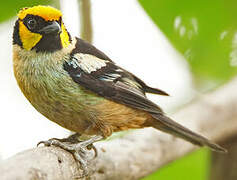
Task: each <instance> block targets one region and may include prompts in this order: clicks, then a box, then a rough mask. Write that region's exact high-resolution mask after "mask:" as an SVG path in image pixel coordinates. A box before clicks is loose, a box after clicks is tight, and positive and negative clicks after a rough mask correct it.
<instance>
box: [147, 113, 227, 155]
mask: <svg viewBox="0 0 237 180" xmlns="http://www.w3.org/2000/svg"><path fill="white" fill-rule="evenodd" d="M152 117H153V118H155V120H154V121H153V123H152V126H153V127H154V128H156V129H159V130H161V131H164V132H166V133H169V134H172V135H175V136H177V137H180V138H182V139H184V140H186V141H189V142H191V143H192V144H195V145H198V146H207V147H209V148H210V149H212V150H213V151H217V152H221V153H227V150H226V149H224V148H223V147H221V146H219V145H218V144H215V143H213V142H211V141H210V140H208V139H207V138H205V137H203V136H201V135H199V134H197V133H194V132H192V131H191V130H189V129H187V128H185V127H184V126H182V125H180V124H178V123H177V122H175V121H173V120H172V119H170V118H169V117H167V116H165V115H162V114H152Z"/></svg>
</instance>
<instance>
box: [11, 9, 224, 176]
mask: <svg viewBox="0 0 237 180" xmlns="http://www.w3.org/2000/svg"><path fill="white" fill-rule="evenodd" d="M17 16H18V18H17V20H16V22H15V25H14V31H13V68H14V75H15V78H16V81H17V83H18V85H19V87H20V89H21V91H22V92H23V94H24V95H25V97H26V98H27V99H28V101H29V102H30V103H31V104H32V105H33V107H34V108H35V109H36V110H37V111H38V112H40V113H41V114H43V115H44V116H45V117H46V118H48V119H49V120H51V121H53V122H55V123H57V124H58V125H60V126H62V127H64V128H66V129H68V130H70V131H72V132H74V133H75V134H73V135H71V136H69V137H68V138H64V139H56V138H52V139H49V140H47V141H42V142H41V143H43V144H44V145H48V146H50V145H54V146H58V147H61V148H63V149H65V150H67V151H69V152H71V153H72V154H73V155H74V157H75V158H76V159H77V160H78V161H79V162H80V163H81V168H82V169H83V170H85V172H86V171H88V168H87V165H88V158H87V156H85V154H83V153H85V151H87V150H90V149H91V148H92V147H93V143H94V142H97V141H100V140H103V139H106V138H107V137H109V136H111V134H112V133H113V132H119V131H124V130H128V129H139V128H146V127H153V128H155V129H157V130H160V131H163V132H166V133H169V134H171V135H174V136H176V137H179V138H182V139H184V140H186V141H188V142H190V143H192V144H194V145H198V146H207V147H209V148H210V149H212V150H214V151H217V152H226V149H224V148H223V147H221V146H219V145H218V144H216V143H214V142H212V141H210V140H208V139H207V138H205V137H204V136H201V135H199V134H197V133H195V132H193V131H191V130H189V129H188V128H186V127H184V126H182V125H181V124H178V123H177V122H175V121H174V120H172V119H171V118H169V117H168V116H167V115H166V114H165V113H164V112H163V110H162V109H161V108H160V107H159V106H158V105H156V104H155V103H153V102H152V101H150V100H149V99H148V98H147V96H146V94H147V93H153V94H157V95H163V96H168V93H166V92H165V91H163V90H160V89H158V88H152V87H150V86H148V85H147V84H146V83H145V82H144V81H143V80H141V79H140V78H138V77H137V76H135V75H134V74H132V73H130V72H129V71H127V70H125V69H124V68H122V67H120V66H118V65H117V64H116V63H115V62H114V61H113V60H112V59H110V58H109V57H108V56H107V55H106V54H104V53H103V52H102V51H100V50H98V49H97V48H96V47H95V46H93V45H92V44H90V43H88V42H86V41H85V40H82V39H80V38H78V37H72V36H71V35H70V33H69V32H68V31H67V28H66V27H65V25H64V23H63V19H62V16H63V15H62V13H61V11H60V10H58V9H56V8H54V7H51V6H42V5H38V6H33V7H27V8H22V9H21V10H20V11H19V13H18V15H17ZM80 136H82V137H86V138H85V139H84V140H80V141H79V140H76V139H77V137H80ZM93 148H94V147H93Z"/></svg>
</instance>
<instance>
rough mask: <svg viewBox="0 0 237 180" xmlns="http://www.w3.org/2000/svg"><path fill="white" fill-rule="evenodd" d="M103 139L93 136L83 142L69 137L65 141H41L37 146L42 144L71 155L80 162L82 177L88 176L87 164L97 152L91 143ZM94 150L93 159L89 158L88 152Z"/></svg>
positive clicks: (53, 139) (54, 139)
mask: <svg viewBox="0 0 237 180" xmlns="http://www.w3.org/2000/svg"><path fill="white" fill-rule="evenodd" d="M101 139H103V137H102V136H94V137H92V138H91V139H88V140H85V141H79V140H78V139H77V140H76V139H75V137H73V135H72V136H69V137H68V138H65V139H56V138H52V139H49V140H47V141H41V142H39V143H38V145H39V144H44V145H45V146H51V145H53V146H57V147H60V148H62V149H64V150H66V151H68V152H70V153H72V155H73V157H74V158H75V160H77V161H79V162H80V165H81V167H80V168H81V169H82V170H83V177H84V176H88V175H89V169H88V165H89V162H90V161H91V160H92V159H93V158H95V157H96V156H97V150H96V148H95V147H94V145H93V143H94V142H96V141H99V140H101ZM91 149H93V150H94V157H93V158H91V154H90V153H89V150H91Z"/></svg>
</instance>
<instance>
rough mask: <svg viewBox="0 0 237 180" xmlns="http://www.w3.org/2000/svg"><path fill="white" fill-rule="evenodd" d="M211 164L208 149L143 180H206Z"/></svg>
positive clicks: (199, 151) (197, 152)
mask: <svg viewBox="0 0 237 180" xmlns="http://www.w3.org/2000/svg"><path fill="white" fill-rule="evenodd" d="M209 162H210V152H209V151H208V150H207V149H202V150H198V151H196V152H195V153H192V154H190V155H188V156H185V157H183V158H182V159H179V160H176V161H175V162H174V163H171V164H169V165H167V166H165V167H163V168H161V169H159V171H157V172H156V173H154V174H152V175H150V176H148V177H146V178H144V179H143V180H154V179H159V180H206V179H208V170H209Z"/></svg>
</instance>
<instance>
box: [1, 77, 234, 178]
mask: <svg viewBox="0 0 237 180" xmlns="http://www.w3.org/2000/svg"><path fill="white" fill-rule="evenodd" d="M236 91H237V78H236V79H234V80H233V81H232V82H230V83H229V84H227V85H226V86H224V87H222V88H220V89H219V90H217V91H216V92H213V93H211V94H208V95H206V96H204V97H202V98H200V99H199V100H197V101H196V102H194V103H193V104H190V105H188V106H187V107H185V108H184V109H182V110H181V111H179V112H178V113H176V114H175V115H174V116H173V119H175V120H176V121H178V122H181V123H182V124H184V125H185V126H187V127H189V128H191V129H192V130H194V131H196V132H199V133H201V134H203V135H206V136H207V137H209V138H210V139H213V140H215V141H219V142H220V141H221V142H224V140H227V139H228V138H231V137H233V136H234V135H236V132H237V119H236V117H237V111H236V110H237V93H236ZM96 147H97V149H98V151H99V154H98V157H97V159H96V160H94V161H93V163H92V164H91V168H92V169H93V170H94V174H92V175H91V179H97V180H105V179H113V180H120V179H128V180H130V179H139V178H141V177H144V176H146V175H148V174H150V173H152V172H154V171H156V170H157V169H158V168H160V167H161V166H163V165H165V164H167V163H169V162H170V161H173V160H175V159H177V158H179V157H181V156H183V155H185V154H187V153H188V152H190V151H192V150H193V149H194V146H192V145H191V144H189V143H186V142H184V141H183V140H180V139H176V138H174V137H171V136H169V135H166V134H163V133H161V132H158V131H156V130H154V129H152V128H146V129H143V130H136V131H133V132H131V133H129V134H127V135H125V136H124V137H121V138H118V139H114V140H111V141H104V142H99V143H96ZM223 156H225V155H223ZM80 174H81V170H78V168H77V166H76V163H75V161H74V159H73V157H72V155H71V154H70V153H68V152H65V151H64V150H62V149H60V148H57V147H40V148H34V149H30V150H27V151H24V152H21V153H18V154H17V155H15V156H13V157H12V158H10V159H7V160H5V162H3V163H2V164H1V165H0V179H1V180H6V179H7V180H9V179H19V180H23V179H24V180H28V179H42V180H43V179H50V180H58V179H73V178H74V177H77V176H78V175H80Z"/></svg>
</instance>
